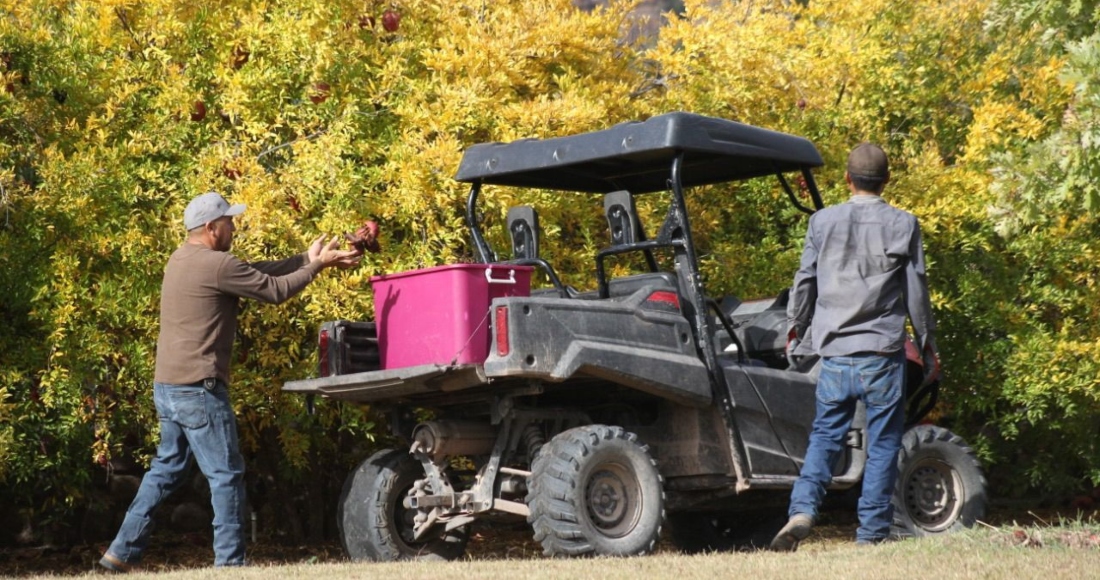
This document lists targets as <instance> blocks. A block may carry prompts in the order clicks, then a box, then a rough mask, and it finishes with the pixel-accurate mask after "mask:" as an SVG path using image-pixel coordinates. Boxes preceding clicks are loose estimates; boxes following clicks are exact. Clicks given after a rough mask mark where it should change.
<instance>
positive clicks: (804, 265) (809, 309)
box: [787, 220, 817, 340]
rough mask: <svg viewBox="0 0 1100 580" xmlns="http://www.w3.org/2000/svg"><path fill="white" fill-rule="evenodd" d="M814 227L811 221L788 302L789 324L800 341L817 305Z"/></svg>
mask: <svg viewBox="0 0 1100 580" xmlns="http://www.w3.org/2000/svg"><path fill="white" fill-rule="evenodd" d="M813 227H814V223H813V220H810V226H809V228H807V230H806V241H805V242H804V243H803V245H802V262H801V264H800V266H799V268H798V272H796V273H795V275H794V284H793V285H792V286H791V296H790V299H789V300H788V301H787V322H788V324H789V325H790V327H791V329H792V330H793V331H794V334H795V337H796V338H798V339H799V340H802V339H803V338H804V337H805V335H806V329H807V328H809V326H810V321H811V320H812V319H813V316H814V306H815V305H816V304H817V245H816V244H815V243H814V236H813Z"/></svg>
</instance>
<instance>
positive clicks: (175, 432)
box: [107, 381, 245, 566]
mask: <svg viewBox="0 0 1100 580" xmlns="http://www.w3.org/2000/svg"><path fill="white" fill-rule="evenodd" d="M153 401H154V403H155V404H156V407H157V415H158V417H159V418H160V446H159V447H157V456H156V458H155V459H153V463H152V464H151V465H150V466H149V471H148V472H147V473H146V474H145V477H144V478H143V479H142V480H141V486H140V487H139V488H138V492H137V496H136V497H134V501H133V503H131V504H130V509H129V510H127V512H126V517H125V519H124V520H123V521H122V527H121V528H120V529H119V531H118V535H117V536H116V537H115V540H114V542H112V543H111V547H110V548H108V549H107V551H108V552H109V553H110V554H111V555H113V556H114V557H115V558H117V559H119V560H121V561H123V562H125V563H136V562H139V561H141V557H142V553H143V552H144V551H145V547H146V546H147V545H148V543H149V535H150V533H151V532H152V523H153V513H154V512H155V511H156V509H157V507H158V506H159V505H160V504H161V502H162V501H164V499H165V498H166V497H168V495H169V494H171V493H172V492H173V491H175V490H176V489H177V488H179V487H180V485H182V484H183V482H184V480H185V479H186V477H187V475H188V471H189V467H190V460H191V457H194V458H195V460H196V462H197V463H198V464H199V469H201V470H202V473H203V475H205V476H206V479H207V481H209V482H210V503H211V505H212V507H213V508H214V565H215V566H240V565H243V564H244V509H245V490H244V459H243V458H242V457H241V453H240V445H239V443H238V441H237V418H236V417H235V416H234V415H233V407H232V406H230V404H229V392H228V389H227V388H226V386H225V383H223V382H221V381H218V382H217V385H216V386H215V387H214V388H213V389H210V390H207V389H206V388H204V387H203V385H202V383H198V384H195V385H165V384H161V383H153Z"/></svg>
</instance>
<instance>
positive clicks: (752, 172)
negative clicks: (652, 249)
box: [455, 112, 824, 193]
mask: <svg viewBox="0 0 1100 580" xmlns="http://www.w3.org/2000/svg"><path fill="white" fill-rule="evenodd" d="M681 152H682V153H683V154H684V164H683V170H682V171H681V180H682V183H683V185H684V186H685V187H690V186H694V185H706V184H709V183H720V182H725V181H734V180H739V179H748V178H751V177H759V176H763V175H774V174H776V173H781V172H787V171H799V170H802V169H808V168H812V167H819V166H821V165H823V164H824V162H823V161H822V159H821V155H820V154H819V153H818V152H817V149H816V148H815V147H814V145H813V143H810V142H809V141H808V140H806V139H804V138H802V137H796V136H794V135H788V134H786V133H779V132H776V131H770V130H768V129H761V128H759V127H753V126H751V125H745V124H742V123H737V122H735V121H727V120H725V119H717V118H713V117H704V116H702V115H696V114H692V113H680V112H678V113H666V114H664V115H659V116H657V117H653V118H651V119H649V120H648V121H633V122H627V123H620V124H618V125H615V126H614V127H611V128H608V129H604V130H602V131H594V132H591V133H582V134H580V135H572V136H568V137H557V138H552V139H523V140H520V141H513V142H511V143H481V144H478V145H474V146H472V147H470V148H469V149H467V150H466V153H465V155H463V157H462V162H461V163H460V164H459V166H458V174H457V175H455V179H456V180H458V181H462V182H468V183H483V184H494V185H510V186H516V187H534V188H543V189H558V190H566V191H580V192H591V193H607V192H609V191H615V190H620V189H626V190H629V191H631V192H633V193H648V192H652V191H662V190H667V189H668V188H669V185H668V183H669V181H668V180H669V172H670V168H671V164H672V160H673V159H674V158H675V157H676V155H678V154H680V153H681Z"/></svg>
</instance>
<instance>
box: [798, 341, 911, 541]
mask: <svg viewBox="0 0 1100 580" xmlns="http://www.w3.org/2000/svg"><path fill="white" fill-rule="evenodd" d="M904 392H905V351H900V352H897V353H891V354H888V355H857V356H838V357H828V358H824V359H822V362H821V376H820V377H819V378H818V380H817V416H816V417H815V418H814V426H813V432H812V433H811V434H810V446H809V448H808V449H807V450H806V458H805V461H804V463H803V464H802V472H801V473H800V474H799V477H798V481H796V482H795V484H794V489H793V490H792V491H791V506H790V515H791V516H794V515H795V514H806V515H809V516H810V517H812V518H815V519H816V518H817V510H818V506H820V505H821V500H822V499H823V498H824V497H825V489H826V486H828V485H829V483H830V482H831V481H832V477H833V476H832V472H833V465H834V464H835V463H836V460H837V458H838V457H839V455H840V452H841V451H842V449H843V445H844V439H845V437H846V436H847V433H848V429H849V428H850V426H851V423H852V417H853V416H854V415H855V412H856V403H857V402H858V401H863V404H864V406H866V408H867V431H866V434H865V437H864V439H865V445H866V446H867V464H866V466H865V468H864V470H863V492H862V494H860V498H859V530H857V531H856V540H857V541H859V542H877V541H882V540H884V539H886V538H887V537H888V536H889V534H890V523H891V520H892V519H893V506H892V505H891V504H890V498H891V496H892V495H893V493H894V484H895V482H896V481H897V477H898V470H897V457H898V450H899V449H900V448H901V436H902V434H903V431H904V430H905V398H904V396H903V395H904Z"/></svg>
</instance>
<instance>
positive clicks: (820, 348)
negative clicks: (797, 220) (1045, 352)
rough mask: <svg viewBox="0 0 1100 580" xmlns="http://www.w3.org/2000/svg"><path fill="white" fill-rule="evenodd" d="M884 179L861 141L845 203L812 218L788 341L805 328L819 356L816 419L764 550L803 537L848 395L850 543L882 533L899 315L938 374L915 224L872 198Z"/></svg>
mask: <svg viewBox="0 0 1100 580" xmlns="http://www.w3.org/2000/svg"><path fill="white" fill-rule="evenodd" d="M889 179H890V172H889V165H888V161H887V158H886V154H885V153H884V152H883V151H882V149H881V148H879V147H878V146H876V145H873V144H870V143H864V144H861V145H859V146H858V147H856V148H855V149H853V150H852V152H851V153H850V154H849V156H848V167H847V172H846V174H845V180H846V181H847V183H848V188H849V190H850V191H851V193H852V196H851V198H850V199H849V200H848V202H847V203H843V204H840V205H836V206H832V207H829V208H826V209H823V210H821V211H818V212H817V213H815V214H814V215H813V216H812V217H811V218H810V225H809V229H808V230H807V232H806V241H805V245H804V247H803V252H802V263H801V267H800V268H799V270H798V273H797V274H795V278H794V286H793V287H792V289H791V297H790V302H789V304H788V310H787V313H788V317H789V318H790V324H791V329H792V331H793V333H794V335H795V338H797V339H802V338H804V337H805V336H806V335H807V334H808V335H809V336H810V341H811V343H812V348H813V350H814V351H815V352H816V353H817V354H819V355H820V356H821V357H822V363H821V375H820V377H819V378H818V383H817V414H816V417H815V419H814V425H813V431H812V432H811V434H810V444H809V447H808V449H807V451H806V457H805V460H804V462H803V464H802V471H801V473H800V475H799V478H798V481H797V482H796V483H795V485H794V489H793V490H792V492H791V503H790V508H789V516H790V520H789V521H788V522H787V525H786V526H784V528H783V529H782V530H780V532H779V534H777V535H776V537H775V538H774V539H773V540H772V543H771V547H772V549H774V550H779V551H791V550H794V549H796V548H797V547H798V543H799V542H800V541H801V540H803V539H805V538H806V536H808V535H809V533H810V529H811V527H812V526H813V523H814V520H815V519H816V517H817V510H818V507H819V506H820V505H821V501H822V499H823V498H824V496H825V489H826V486H828V484H829V483H830V481H831V480H832V468H833V464H834V462H835V460H836V458H837V455H838V454H839V453H840V451H841V450H842V448H843V444H844V438H845V436H846V435H847V432H848V428H849V426H850V424H851V422H852V417H853V416H854V414H855V410H856V403H857V402H858V401H863V403H864V405H865V406H866V409H867V432H866V438H867V463H866V466H865V467H864V474H863V489H862V494H861V495H860V499H859V508H858V511H859V521H860V526H859V529H858V530H857V532H856V541H857V543H861V544H863V543H866V544H873V543H878V542H881V541H883V540H885V539H886V538H887V537H888V536H889V532H890V523H891V521H892V515H893V509H892V506H891V503H890V498H891V496H892V494H893V491H894V484H895V481H896V479H897V454H898V450H899V449H900V447H901V437H902V434H903V430H904V424H905V340H906V328H905V320H906V315H908V318H909V319H910V321H911V322H912V325H913V331H914V333H915V334H916V339H917V345H918V347H919V348H920V349H921V352H922V353H924V355H923V358H924V362H925V374H926V379H925V380H926V381H930V380H933V379H934V378H935V375H936V374H937V373H938V372H939V366H938V364H939V363H938V355H937V353H936V346H935V341H934V339H933V333H934V331H935V322H934V321H933V319H932V309H931V303H930V301H929V299H928V285H927V281H926V279H925V272H924V250H923V248H922V243H921V232H920V225H919V224H918V223H917V218H916V217H914V216H913V215H912V214H910V213H908V212H905V211H902V210H900V209H897V208H894V207H892V206H891V205H890V204H888V203H887V202H886V200H884V199H883V198H882V197H881V193H882V190H883V188H884V187H885V186H886V183H887V182H888V181H889ZM807 331H809V332H807Z"/></svg>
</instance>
